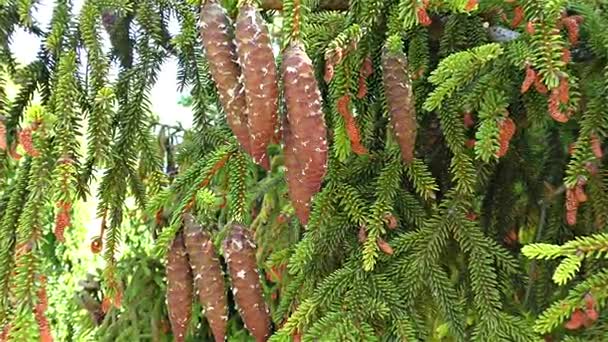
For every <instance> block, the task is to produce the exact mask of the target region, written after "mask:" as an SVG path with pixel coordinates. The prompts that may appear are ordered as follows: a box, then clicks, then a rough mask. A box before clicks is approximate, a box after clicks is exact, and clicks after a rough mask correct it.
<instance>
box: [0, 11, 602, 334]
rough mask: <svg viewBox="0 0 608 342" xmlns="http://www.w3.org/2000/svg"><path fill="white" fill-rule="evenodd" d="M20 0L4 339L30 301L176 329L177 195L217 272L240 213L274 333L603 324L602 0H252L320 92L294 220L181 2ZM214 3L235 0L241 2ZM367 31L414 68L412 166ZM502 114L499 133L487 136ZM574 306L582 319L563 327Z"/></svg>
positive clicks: (572, 318)
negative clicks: (319, 126) (316, 183)
mask: <svg viewBox="0 0 608 342" xmlns="http://www.w3.org/2000/svg"><path fill="white" fill-rule="evenodd" d="M36 3H37V2H36V1H28V0H15V1H5V2H3V3H2V5H1V6H0V63H2V67H3V71H4V72H5V73H3V77H2V79H1V80H0V115H2V117H0V119H2V120H0V121H1V122H2V128H3V129H4V130H5V131H6V133H5V134H4V133H2V134H0V139H2V141H1V142H2V143H4V141H6V148H4V147H3V148H2V150H0V171H1V172H0V178H1V179H0V184H1V185H2V186H1V187H0V297H1V299H0V325H1V327H2V328H3V329H4V332H6V333H8V336H9V339H10V340H15V341H31V340H37V339H40V338H41V337H42V335H43V334H44V330H45V319H48V321H49V322H50V326H51V330H52V332H53V335H54V337H55V339H57V340H66V341H69V340H79V341H80V340H81V341H88V340H95V341H139V340H152V341H169V340H171V338H172V336H171V333H170V326H169V323H168V322H169V321H168V316H167V307H166V303H165V296H164V294H165V291H166V288H165V279H164V273H165V269H164V266H163V263H164V259H165V255H166V251H167V247H168V246H169V244H170V243H171V242H172V240H173V239H174V237H175V235H176V234H177V233H178V232H179V231H180V229H182V217H183V214H185V213H190V214H192V215H194V217H195V218H196V220H197V221H199V222H200V223H201V224H202V225H203V227H204V229H205V230H206V231H207V232H208V233H209V234H210V235H211V236H212V239H213V244H214V246H215V248H216V250H217V253H218V255H220V261H219V262H220V263H221V265H222V267H224V264H223V251H222V248H221V241H222V240H223V239H224V238H225V236H226V234H227V233H228V227H230V223H233V222H238V223H242V224H245V225H247V226H248V227H249V228H250V229H251V231H252V233H253V236H254V238H255V242H256V245H257V247H256V257H257V261H258V268H259V270H258V271H259V273H260V282H261V285H262V289H263V290H264V295H265V300H266V302H267V304H268V306H269V308H270V315H271V317H272V320H273V327H272V328H273V329H274V330H273V335H272V337H270V340H271V341H290V340H295V339H296V336H299V337H301V339H302V340H304V341H315V340H331V341H334V340H335V341H343V340H344V341H351V340H352V341H394V340H400V341H401V340H407V341H413V340H425V341H537V340H539V339H541V338H542V337H543V336H546V337H549V336H550V337H551V338H553V339H555V340H564V341H576V340H587V341H595V340H602V339H604V338H605V336H607V334H608V323H606V322H608V320H607V319H606V318H608V317H607V315H608V314H607V313H606V310H605V305H606V299H607V298H608V292H607V291H606V288H607V286H608V275H607V271H606V268H605V267H606V255H607V254H608V234H606V232H605V227H606V224H607V223H608V216H607V214H606V213H607V212H608V195H606V193H607V192H606V191H607V190H608V178H607V177H608V172H607V171H606V169H605V165H604V164H605V157H604V155H605V153H604V151H603V147H604V146H605V143H606V134H607V132H608V120H607V118H608V113H607V110H606V106H605V103H606V100H608V98H607V97H606V94H607V93H608V81H607V80H608V65H607V62H606V61H607V60H608V35H607V33H606V32H608V31H607V29H608V25H607V24H606V23H607V22H608V13H607V10H606V6H605V5H604V4H601V2H597V1H584V2H577V3H574V2H567V1H562V0H560V1H557V0H555V1H544V2H539V1H528V0H526V1H520V2H517V3H512V2H504V1H483V2H481V1H480V2H479V3H478V2H476V1H468V0H449V1H422V0H391V1H380V0H373V1H362V0H351V1H348V2H345V1H340V0H331V1H330V0H307V1H298V0H286V1H281V2H280V3H281V4H282V7H281V9H280V10H278V11H277V10H269V9H268V8H265V7H267V6H270V5H271V4H270V3H273V4H274V2H270V1H260V2H256V4H257V5H258V6H259V7H261V10H262V15H263V16H264V18H265V19H266V20H267V22H268V24H269V27H270V28H271V30H270V31H271V32H272V39H273V44H274V45H275V47H277V52H279V54H280V51H282V49H283V48H285V47H286V46H287V45H288V44H289V43H290V42H293V41H299V42H302V43H303V44H304V46H305V47H306V53H307V54H308V55H309V56H310V58H311V60H312V61H313V64H314V68H315V72H316V73H315V76H316V77H317V81H318V84H319V87H320V92H321V95H322V97H323V101H322V106H323V111H324V114H325V121H326V122H327V126H328V132H329V136H328V138H329V139H328V140H329V161H328V168H327V172H326V174H325V177H324V180H323V184H322V188H321V190H320V191H319V192H318V193H316V194H315V195H314V197H313V201H312V212H311V215H310V218H309V222H308V224H307V225H305V226H304V225H302V224H301V222H299V221H298V219H297V218H296V217H295V214H294V212H295V210H294V206H293V205H292V203H291V201H290V193H289V191H293V189H292V188H290V189H289V191H288V186H287V183H286V181H285V180H284V177H285V167H284V166H285V165H284V164H285V161H284V154H283V153H282V151H281V149H282V148H281V147H282V146H281V145H282V142H281V141H275V142H277V143H276V144H273V145H271V146H270V147H269V149H268V155H269V157H270V159H271V165H270V170H263V169H262V168H260V167H258V166H256V165H255V164H254V163H253V162H252V161H251V160H250V158H249V156H248V154H247V153H246V152H245V151H243V150H242V149H241V148H240V147H239V146H238V143H237V141H236V139H235V138H234V137H233V135H232V133H231V131H230V129H229V128H228V126H227V124H226V117H225V113H224V111H223V108H222V106H221V104H220V102H219V100H218V94H217V90H216V87H215V84H214V82H213V81H212V78H211V76H210V73H209V65H208V61H207V60H206V58H205V53H204V51H203V48H202V46H201V44H200V42H199V37H198V35H199V31H198V26H197V25H198V21H199V20H200V18H199V16H200V14H199V7H200V4H201V2H200V1H190V0H188V1H186V0H161V1H152V0H143V1H132V0H124V1H123V0H121V1H116V0H104V1H94V0H86V1H84V3H83V6H82V8H81V9H80V10H79V11H78V13H75V10H74V9H73V8H72V2H71V1H67V0H58V1H55V7H54V9H53V15H52V19H51V23H50V25H49V26H48V27H47V28H44V29H41V28H39V27H38V24H37V22H36V18H35V16H34V13H36V11H34V9H35V6H36ZM221 3H222V4H223V5H224V6H226V8H227V10H228V13H230V15H232V16H235V14H236V11H237V10H238V5H239V4H238V2H237V1H222V2H221ZM274 5H276V4H274ZM519 11H523V18H522V20H523V21H522V22H521V23H519V25H515V24H517V22H515V20H513V19H516V18H514V17H515V16H516V14H517V15H520V14H522V13H520V12H519ZM577 15H580V16H581V17H582V20H580V19H581V18H579V17H577ZM170 21H176V22H178V23H179V30H178V31H177V32H176V33H175V32H174V31H173V30H170V29H169V27H168V26H169V24H168V23H169V22H170ZM511 24H513V25H511ZM488 26H489V28H488ZM507 26H509V27H510V29H507ZM16 29H25V30H26V31H28V32H31V33H33V34H34V35H36V36H39V37H41V38H43V43H42V45H41V47H40V51H39V53H38V55H37V58H36V60H35V61H33V62H31V63H30V64H28V65H18V64H17V63H16V61H15V60H14V57H13V53H12V51H11V47H10V44H9V43H10V42H11V40H12V39H13V38H14V37H13V35H14V32H15V30H16ZM104 31H105V32H104ZM496 32H501V35H496ZM577 32H578V34H577ZM106 34H107V35H108V36H109V42H110V44H111V46H105V45H104V44H105V38H104V37H105V36H106ZM385 49H388V50H389V51H394V52H403V53H406V54H407V58H408V68H409V70H408V72H409V73H410V75H411V76H412V87H413V88H412V90H413V93H414V100H415V103H416V124H417V132H418V133H417V134H418V136H417V137H416V141H412V142H411V144H412V145H413V146H415V151H416V153H415V155H416V158H415V159H414V161H413V162H412V163H409V164H407V165H404V164H403V163H402V161H401V158H400V155H401V153H400V151H399V150H398V148H399V147H398V146H397V145H396V144H395V142H394V137H392V130H391V129H390V128H389V127H388V126H389V125H388V123H389V119H388V117H389V113H388V108H387V106H388V104H387V101H386V98H385V91H384V89H383V82H382V79H383V77H382V76H383V75H382V71H381V68H380V60H381V54H382V52H383V50H385ZM82 52H86V54H85V53H82ZM568 56H569V57H570V58H567V57H568ZM170 58H175V60H176V61H177V65H178V72H177V75H176V84H177V87H176V88H177V89H178V90H180V91H184V90H186V91H188V92H189V94H188V95H187V96H186V97H185V98H184V101H182V103H181V104H182V105H183V106H185V107H188V108H190V109H191V111H192V118H193V125H192V128H187V127H183V126H182V125H181V124H179V125H170V124H162V123H159V122H158V118H157V117H156V116H155V115H154V113H153V110H154V109H153V108H151V99H150V92H151V89H152V88H153V87H154V86H155V84H156V83H157V77H158V73H159V70H160V68H161V65H162V64H163V62H165V61H167V60H168V59H170ZM568 59H569V60H568ZM370 62H371V63H370ZM277 64H279V65H280V60H279V59H278V60H277ZM115 67H117V69H116V71H117V74H116V75H115V76H116V77H114V74H115V73H114V70H115ZM279 70H280V69H279ZM5 74H6V75H5ZM532 74H533V75H532ZM531 75H532V76H534V77H533V78H534V79H532V78H531V77H532V76H531ZM10 81H15V83H16V84H17V85H18V91H17V93H16V96H15V97H14V98H8V96H7V93H8V92H7V91H6V89H5V88H6V87H7V84H9V83H10ZM524 82H526V83H530V82H531V83H530V84H528V85H530V87H528V88H527V89H526V87H522V83H524ZM544 87H546V88H547V89H546V91H545V90H544V89H543V88H544ZM566 88H567V89H566ZM566 90H567V92H566ZM34 99H36V103H34ZM557 111H559V113H561V114H563V115H564V117H565V118H566V119H567V120H563V119H564V117H562V120H560V122H557V121H555V120H554V119H553V118H552V116H553V117H556V115H555V114H556V112H557ZM278 114H279V115H278V116H279V117H280V120H282V118H283V116H284V115H285V113H284V108H282V109H281V110H280V113H278ZM349 115H350V116H349ZM507 118H508V119H509V120H512V122H513V123H514V124H515V128H516V134H514V135H513V136H512V137H511V138H510V140H508V141H505V138H504V137H505V134H503V133H504V132H501V124H502V123H504V122H505V120H506V119H507ZM565 121H567V122H565ZM4 130H3V131H4ZM3 131H0V133H1V132H3ZM30 133H31V143H30V141H29V140H28V139H29V135H28V134H30ZM276 133H277V134H276V138H280V137H281V133H282V132H281V131H278V132H276ZM311 133H314V132H311ZM3 135H5V137H4V136H3ZM357 140H360V143H361V145H362V146H358V148H356V146H355V144H356V143H358V141H357ZM473 142H474V143H475V144H474V146H472V143H473ZM2 145H4V144H2ZM361 147H364V148H361ZM506 147H508V152H507V153H502V152H505V151H507V150H506ZM362 150H365V151H362ZM499 152H501V153H499ZM17 153H19V154H21V155H22V156H21V158H18V157H17ZM97 177H98V178H99V179H97ZM302 186H305V184H302ZM566 194H568V195H566ZM573 194H575V195H574V197H576V199H575V202H576V203H574V200H573ZM81 200H86V201H87V202H85V203H90V202H89V201H93V202H95V204H96V205H97V208H96V216H97V218H98V222H97V221H96V222H94V224H92V225H90V224H89V222H84V221H85V219H84V218H83V217H82V216H83V215H82V211H83V210H85V209H83V206H82V202H81ZM62 204H69V205H70V206H71V207H72V208H73V209H72V210H69V213H68V217H67V220H68V221H70V222H68V223H69V224H68V226H67V227H65V228H66V232H65V237H66V239H65V241H64V242H62V241H61V240H62V239H60V238H59V236H57V237H56V236H55V235H54V234H53V233H52V230H53V229H54V226H60V224H61V223H62V221H61V220H64V221H65V220H66V217H65V216H61V215H62V209H61V208H62ZM573 207H576V208H575V209H573ZM573 215H574V216H575V217H574V219H573ZM53 217H55V219H54V218H53ZM575 221H576V222H575ZM89 225H90V226H91V227H92V228H91V227H89ZM85 229H87V230H94V234H89V233H91V232H90V231H87V232H86V233H85ZM85 235H87V236H91V235H94V236H93V241H92V243H91V246H89V245H88V243H83V239H84V238H85V237H84V236H85ZM90 250H93V251H94V252H100V253H101V256H99V257H97V256H95V255H94V254H90ZM91 264H94V266H95V269H93V268H88V267H87V265H91ZM87 273H90V274H87ZM42 275H46V276H47V278H48V282H47V289H48V293H49V297H50V299H49V303H50V306H49V307H48V309H47V310H46V311H45V312H42V313H41V312H40V310H39V308H40V304H41V302H42V300H41V296H40V292H39V291H40V290H41V289H42V287H43V286H44V282H43V281H42V279H43V277H42ZM85 278H86V279H85ZM79 281H80V284H78V285H77V282H79ZM228 284H229V282H228ZM80 285H82V286H80ZM229 285H230V284H229ZM226 291H227V293H229V289H226ZM229 305H230V312H229V320H228V340H230V341H249V340H251V337H250V336H249V334H248V332H247V330H246V329H245V327H244V325H243V323H242V320H241V319H240V318H239V314H238V312H237V310H236V308H235V305H234V302H233V298H232V296H231V295H229ZM102 307H103V308H102ZM203 309H204V308H201V307H200V305H198V304H197V305H194V310H193V320H192V323H191V327H190V329H189V337H188V338H189V339H190V340H210V339H211V333H210V329H209V326H208V324H207V323H206V319H205V317H204V315H203ZM104 310H105V311H104ZM43 311H44V310H43ZM581 313H584V315H586V316H585V317H587V321H586V323H587V324H586V325H584V326H583V325H581V326H577V327H574V326H575V325H576V324H575V323H577V321H576V320H577V317H578V316H577V315H579V316H580V314H581Z"/></svg>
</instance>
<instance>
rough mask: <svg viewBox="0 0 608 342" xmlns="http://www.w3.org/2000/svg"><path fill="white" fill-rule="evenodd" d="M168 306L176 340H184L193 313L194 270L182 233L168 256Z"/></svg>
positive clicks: (174, 242) (172, 245)
mask: <svg viewBox="0 0 608 342" xmlns="http://www.w3.org/2000/svg"><path fill="white" fill-rule="evenodd" d="M167 308H168V310H169V320H170V321H171V330H172V331H173V336H174V338H175V341H176V342H178V341H184V340H185V338H186V333H187V330H188V324H189V323H190V318H191V314H192V272H191V271H190V265H189V263H188V256H187V255H186V247H185V246H184V239H183V237H182V235H181V233H179V234H178V235H177V236H176V237H175V239H173V243H172V244H171V248H170V249H169V254H168V256H167Z"/></svg>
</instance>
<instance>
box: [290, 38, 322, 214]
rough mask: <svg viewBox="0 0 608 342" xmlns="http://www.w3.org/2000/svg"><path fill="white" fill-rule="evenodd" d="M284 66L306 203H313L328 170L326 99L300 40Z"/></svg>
mask: <svg viewBox="0 0 608 342" xmlns="http://www.w3.org/2000/svg"><path fill="white" fill-rule="evenodd" d="M282 67H283V70H282V72H283V84H284V96H285V105H286V108H287V124H288V126H289V130H290V134H291V139H292V146H293V152H294V153H295V157H296V158H297V160H298V163H299V168H300V170H299V172H300V173H301V175H300V176H301V181H302V183H303V185H304V186H305V187H306V188H307V193H308V194H309V196H310V198H309V199H307V200H306V203H310V201H311V200H312V196H313V195H314V194H316V193H317V192H318V191H319V190H320V188H321V182H322V181H323V177H324V176H325V172H326V171H327V127H326V125H325V118H324V116H323V99H322V97H321V92H320V91H319V86H318V83H317V80H316V78H315V73H314V68H313V64H312V61H311V60H310V58H309V57H308V55H307V54H306V52H305V51H304V48H303V46H302V45H301V44H300V43H292V44H291V45H290V46H289V47H288V48H287V49H286V50H285V52H284V55H283V65H282ZM292 202H294V199H293V198H292Z"/></svg>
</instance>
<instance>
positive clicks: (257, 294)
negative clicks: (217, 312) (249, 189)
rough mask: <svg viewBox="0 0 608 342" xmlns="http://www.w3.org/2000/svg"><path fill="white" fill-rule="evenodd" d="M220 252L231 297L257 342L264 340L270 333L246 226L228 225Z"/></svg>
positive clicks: (268, 317)
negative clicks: (226, 235) (230, 289)
mask: <svg viewBox="0 0 608 342" xmlns="http://www.w3.org/2000/svg"><path fill="white" fill-rule="evenodd" d="M224 253H225V256H226V262H227V264H228V271H229V273H230V279H231V280H232V292H233V294H234V300H235V302H236V304H237V306H238V309H239V312H240V314H241V317H242V318H243V322H244V323H245V327H246V328H247V330H249V332H250V333H251V335H253V337H255V339H256V341H257V342H262V341H266V340H267V339H268V337H269V335H270V316H269V312H268V307H267V306H266V303H265V302H264V296H263V294H262V288H261V286H260V275H259V273H258V269H257V262H256V258H255V244H254V243H253V240H252V238H251V235H250V234H249V231H248V230H247V228H245V227H243V226H240V225H237V224H235V225H233V226H232V227H231V232H230V233H229V235H228V237H227V238H226V240H224Z"/></svg>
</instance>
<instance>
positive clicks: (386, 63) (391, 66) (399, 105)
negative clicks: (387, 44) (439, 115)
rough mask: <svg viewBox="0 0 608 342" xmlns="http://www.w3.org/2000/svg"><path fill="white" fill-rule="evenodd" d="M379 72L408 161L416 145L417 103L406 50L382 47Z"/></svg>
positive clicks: (399, 141)
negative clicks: (381, 73)
mask: <svg viewBox="0 0 608 342" xmlns="http://www.w3.org/2000/svg"><path fill="white" fill-rule="evenodd" d="M382 72H383V79H384V92H385V94H386V102H387V104H388V109H389V112H390V118H391V123H392V126H393V131H394V132H395V137H396V138H397V142H398V143H399V147H400V148H401V156H402V157H403V161H404V162H405V163H407V164H409V163H411V162H412V161H413V160H414V147H415V145H416V107H415V105H414V96H413V93H412V79H411V76H410V74H409V72H408V70H407V57H406V56H405V53H403V52H402V51H398V52H393V51H388V50H384V52H383V54H382Z"/></svg>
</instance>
